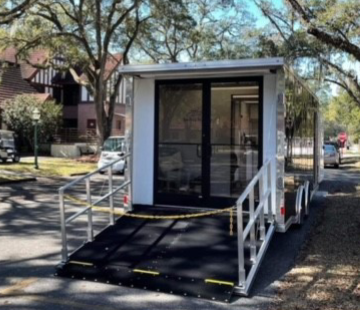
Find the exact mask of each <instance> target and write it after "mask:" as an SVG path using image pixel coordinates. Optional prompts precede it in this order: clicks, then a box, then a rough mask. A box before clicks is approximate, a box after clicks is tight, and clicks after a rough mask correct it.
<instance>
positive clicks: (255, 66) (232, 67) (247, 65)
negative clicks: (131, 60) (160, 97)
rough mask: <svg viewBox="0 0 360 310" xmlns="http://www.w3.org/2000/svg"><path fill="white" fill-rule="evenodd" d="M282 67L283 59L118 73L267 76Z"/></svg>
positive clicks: (156, 67)
mask: <svg viewBox="0 0 360 310" xmlns="http://www.w3.org/2000/svg"><path fill="white" fill-rule="evenodd" d="M283 66H284V58H282V57H277V58H260V59H240V60H221V61H204V62H184V63H167V64H152V65H125V66H122V67H120V68H119V73H120V74H123V75H128V76H139V77H141V78H155V77H157V78H159V77H182V76H183V77H189V76H205V75H206V76H217V75H221V76H224V75H229V76H231V75H234V74H241V75H244V74H249V75H254V74H268V73H271V72H272V71H273V70H277V69H279V68H282V67H283Z"/></svg>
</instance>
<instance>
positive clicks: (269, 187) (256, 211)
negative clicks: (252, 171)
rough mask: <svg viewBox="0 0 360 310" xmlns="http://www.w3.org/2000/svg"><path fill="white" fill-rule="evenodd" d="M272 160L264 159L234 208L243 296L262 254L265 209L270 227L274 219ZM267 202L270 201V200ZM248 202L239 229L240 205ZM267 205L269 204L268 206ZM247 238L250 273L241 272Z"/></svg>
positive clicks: (273, 171) (241, 216) (264, 240)
mask: <svg viewBox="0 0 360 310" xmlns="http://www.w3.org/2000/svg"><path fill="white" fill-rule="evenodd" d="M275 173H276V171H275V158H271V159H268V160H267V161H265V163H264V165H263V166H262V167H261V168H260V169H259V171H258V172H257V174H256V175H255V176H254V177H253V179H252V180H251V181H250V183H249V184H248V185H247V187H246V188H245V190H244V191H243V192H242V194H241V195H240V197H239V198H238V200H237V202H236V208H237V230H238V267H239V283H238V285H239V287H240V288H241V290H242V291H244V292H247V290H248V289H249V286H250V284H251V281H252V279H253V277H254V275H255V272H256V268H257V266H258V263H259V260H260V259H261V257H262V255H263V254H264V245H265V244H266V242H268V240H267V239H268V238H267V232H266V227H265V209H267V211H268V221H269V222H270V223H271V224H273V222H274V219H273V215H272V210H273V208H274V204H275V202H276V199H275V194H276V193H275V191H276V187H275ZM258 183H259V198H260V199H259V202H258V203H257V205H256V207H255V193H254V191H255V186H256V185H257V184H258ZM270 198H271V199H270ZM246 199H249V212H248V214H249V221H248V222H247V224H246V226H245V228H244V227H243V203H244V201H245V200H246ZM269 202H270V204H269ZM257 222H259V223H260V229H259V230H260V241H262V245H261V246H260V250H259V251H258V250H257V242H258V240H257V238H256V227H255V226H256V223H257ZM248 237H249V238H250V260H251V262H252V264H253V267H252V268H251V271H250V272H249V273H248V274H246V272H245V251H244V250H245V248H244V243H245V241H246V239H247V238H248Z"/></svg>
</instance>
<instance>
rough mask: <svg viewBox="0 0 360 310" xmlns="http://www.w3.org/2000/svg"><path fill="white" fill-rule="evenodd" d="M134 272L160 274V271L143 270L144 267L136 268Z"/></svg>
mask: <svg viewBox="0 0 360 310" xmlns="http://www.w3.org/2000/svg"><path fill="white" fill-rule="evenodd" d="M133 272H138V273H146V274H152V275H153V276H158V275H159V274H160V272H157V271H150V270H143V269H134V270H133Z"/></svg>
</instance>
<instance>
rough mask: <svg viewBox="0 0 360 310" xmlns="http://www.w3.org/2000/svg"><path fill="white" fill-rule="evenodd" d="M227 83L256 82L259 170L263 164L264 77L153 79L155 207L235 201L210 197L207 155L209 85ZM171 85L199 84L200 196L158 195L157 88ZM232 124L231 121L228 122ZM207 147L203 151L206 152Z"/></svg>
mask: <svg viewBox="0 0 360 310" xmlns="http://www.w3.org/2000/svg"><path fill="white" fill-rule="evenodd" d="M226 82H256V83H258V85H259V128H258V130H259V136H258V138H259V147H258V168H260V167H261V166H262V162H263V109H264V107H263V105H264V98H263V94H264V90H263V88H264V87H263V86H264V78H263V76H247V77H235V78H206V79H174V80H155V122H154V126H155V128H154V129H155V130H154V163H153V164H154V177H153V182H154V183H153V184H154V186H153V199H154V204H155V205H169V206H194V207H204V208H224V207H227V206H229V205H232V204H234V202H235V201H236V199H235V198H226V197H215V196H210V152H211V136H210V135H211V127H210V123H211V122H210V119H211V118H210V116H211V84H212V83H226ZM171 84H202V141H201V142H202V152H203V156H202V160H201V165H202V167H201V169H202V178H203V180H206V182H203V183H202V197H201V198H199V197H195V196H187V195H181V194H172V193H171V194H168V193H158V191H157V190H158V182H157V180H158V166H159V157H158V156H159V111H160V101H159V99H160V98H159V89H160V86H161V85H171ZM229 121H231V120H229ZM205 147H206V149H205Z"/></svg>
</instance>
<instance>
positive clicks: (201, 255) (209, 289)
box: [57, 209, 238, 302]
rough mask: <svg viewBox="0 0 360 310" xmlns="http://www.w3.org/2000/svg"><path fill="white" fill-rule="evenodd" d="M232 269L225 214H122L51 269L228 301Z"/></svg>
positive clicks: (233, 240)
mask: <svg viewBox="0 0 360 310" xmlns="http://www.w3.org/2000/svg"><path fill="white" fill-rule="evenodd" d="M148 210H149V209H148ZM140 212H141V210H140ZM168 212H171V214H174V211H173V210H169V211H168ZM137 213H138V212H137ZM146 213H148V214H149V213H150V211H147V212H146ZM154 214H168V213H166V211H164V210H160V211H159V210H156V211H154ZM234 223H236V218H234ZM234 232H236V227H234ZM237 272H238V267H237V236H236V233H234V235H233V236H230V235H229V216H228V215H216V216H211V217H203V218H196V219H181V220H143V219H133V218H129V217H122V218H120V219H119V220H118V221H117V222H116V224H115V225H114V226H110V227H109V228H107V229H106V230H104V231H103V232H102V233H100V234H99V235H98V236H97V237H96V238H95V240H94V241H93V242H89V243H87V244H85V245H84V246H83V247H82V248H80V249H79V250H78V251H76V252H75V253H74V254H73V255H71V257H70V259H69V262H68V263H66V264H65V265H62V266H60V267H58V271H57V274H58V275H60V276H65V277H70V278H76V279H83V280H90V281H98V282H103V283H109V284H113V285H120V286H122V285H125V286H128V287H134V288H139V289H145V290H152V291H156V292H165V293H169V294H176V295H181V296H191V297H196V298H205V299H210V300H216V301H222V302H229V301H230V298H231V295H232V292H233V288H234V285H236V283H237V280H238V274H237Z"/></svg>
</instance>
